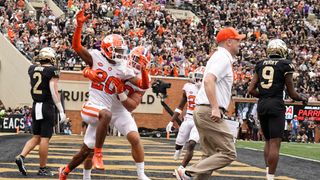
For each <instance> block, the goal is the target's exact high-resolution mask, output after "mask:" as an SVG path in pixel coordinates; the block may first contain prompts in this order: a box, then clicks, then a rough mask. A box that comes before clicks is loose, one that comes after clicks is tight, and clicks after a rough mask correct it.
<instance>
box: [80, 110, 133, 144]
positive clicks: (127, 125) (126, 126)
mask: <svg viewBox="0 0 320 180" xmlns="http://www.w3.org/2000/svg"><path fill="white" fill-rule="evenodd" d="M86 116H87V115H85V117H86ZM110 124H111V125H113V126H115V127H116V128H117V129H118V131H119V132H120V133H121V134H123V135H125V136H127V134H128V133H129V132H138V128H137V125H136V122H135V121H134V119H133V117H132V115H131V113H130V112H128V111H121V112H113V113H112V118H111V122H110ZM97 126H98V123H89V124H88V127H87V131H86V134H85V136H84V143H85V144H86V145H87V146H88V148H90V149H93V148H94V147H95V141H96V131H97Z"/></svg>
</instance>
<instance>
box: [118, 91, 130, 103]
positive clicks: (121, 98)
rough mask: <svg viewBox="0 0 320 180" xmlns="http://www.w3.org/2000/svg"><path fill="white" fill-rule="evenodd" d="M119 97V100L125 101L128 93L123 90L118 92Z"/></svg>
mask: <svg viewBox="0 0 320 180" xmlns="http://www.w3.org/2000/svg"><path fill="white" fill-rule="evenodd" d="M118 97H119V100H120V101H121V102H123V101H125V100H127V99H128V96H127V95H126V93H125V92H122V93H120V94H118Z"/></svg>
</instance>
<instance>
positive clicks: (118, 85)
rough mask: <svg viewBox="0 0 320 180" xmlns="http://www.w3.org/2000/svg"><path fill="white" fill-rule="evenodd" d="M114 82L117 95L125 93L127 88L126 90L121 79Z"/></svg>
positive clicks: (113, 80) (114, 79) (115, 79)
mask: <svg viewBox="0 0 320 180" xmlns="http://www.w3.org/2000/svg"><path fill="white" fill-rule="evenodd" d="M112 82H113V84H114V86H115V88H116V92H117V94H121V93H123V92H124V90H125V88H124V82H123V81H122V80H121V79H119V78H113V79H112Z"/></svg>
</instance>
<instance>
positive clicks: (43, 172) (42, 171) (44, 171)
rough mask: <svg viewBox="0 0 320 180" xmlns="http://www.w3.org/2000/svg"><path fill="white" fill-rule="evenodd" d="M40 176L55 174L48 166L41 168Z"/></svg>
mask: <svg viewBox="0 0 320 180" xmlns="http://www.w3.org/2000/svg"><path fill="white" fill-rule="evenodd" d="M37 175H38V176H54V174H53V173H52V172H51V171H50V169H49V168H48V167H44V168H43V169H39V171H38V173H37Z"/></svg>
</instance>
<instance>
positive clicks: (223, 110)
mask: <svg viewBox="0 0 320 180" xmlns="http://www.w3.org/2000/svg"><path fill="white" fill-rule="evenodd" d="M197 106H207V107H211V105H210V104H197ZM219 109H220V110H221V111H222V112H223V113H226V112H228V111H227V110H226V109H225V108H224V107H220V106H219Z"/></svg>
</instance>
